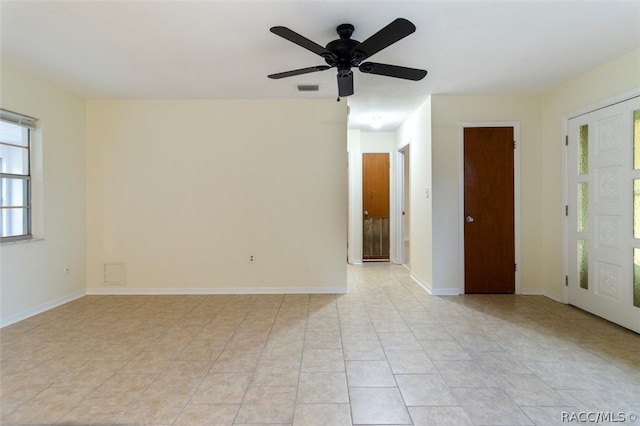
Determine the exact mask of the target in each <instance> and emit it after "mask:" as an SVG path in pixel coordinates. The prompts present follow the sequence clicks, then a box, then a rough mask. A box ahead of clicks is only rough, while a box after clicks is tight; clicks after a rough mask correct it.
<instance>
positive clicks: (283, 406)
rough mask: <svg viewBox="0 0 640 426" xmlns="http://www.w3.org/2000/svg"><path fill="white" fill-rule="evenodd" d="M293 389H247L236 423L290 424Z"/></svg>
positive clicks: (293, 405)
mask: <svg viewBox="0 0 640 426" xmlns="http://www.w3.org/2000/svg"><path fill="white" fill-rule="evenodd" d="M295 400H296V388H295V387H253V386H252V387H249V389H248V390H247V393H246V395H245V397H244V400H243V401H242V404H241V405H240V410H239V411H238V415H237V416H236V420H235V421H236V423H291V422H292V421H293V412H294V408H295Z"/></svg>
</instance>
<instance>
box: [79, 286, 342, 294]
mask: <svg viewBox="0 0 640 426" xmlns="http://www.w3.org/2000/svg"><path fill="white" fill-rule="evenodd" d="M347 293H348V289H347V288H346V287H220V288H207V287H202V288H198V287H194V288H164V287H155V288H154V287H149V288H147V287H115V286H114V287H92V288H88V289H87V294H90V295H181V294H347Z"/></svg>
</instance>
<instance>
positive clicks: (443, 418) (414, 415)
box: [409, 407, 473, 426]
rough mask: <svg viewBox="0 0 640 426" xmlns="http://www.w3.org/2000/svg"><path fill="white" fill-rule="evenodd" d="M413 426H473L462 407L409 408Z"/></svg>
mask: <svg viewBox="0 0 640 426" xmlns="http://www.w3.org/2000/svg"><path fill="white" fill-rule="evenodd" d="M409 414H411V419H412V420H413V424H414V425H415V426H473V422H472V421H471V419H470V418H469V416H468V415H467V413H466V412H465V411H464V409H463V408H462V407H409Z"/></svg>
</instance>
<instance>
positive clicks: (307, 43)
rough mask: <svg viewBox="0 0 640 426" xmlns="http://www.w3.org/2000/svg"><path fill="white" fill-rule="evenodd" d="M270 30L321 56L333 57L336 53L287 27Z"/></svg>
mask: <svg viewBox="0 0 640 426" xmlns="http://www.w3.org/2000/svg"><path fill="white" fill-rule="evenodd" d="M270 31H271V32H272V33H274V34H276V35H279V36H280V37H282V38H284V39H287V40H289V41H290V42H292V43H295V44H297V45H298V46H300V47H304V48H305V49H307V50H310V51H312V52H313V53H315V54H316V55H320V56H322V57H323V58H333V59H335V57H336V55H335V54H333V53H332V52H330V51H329V50H327V49H325V48H324V47H322V46H320V45H319V44H318V43H315V42H313V41H311V40H309V39H308V38H306V37H304V36H301V35H300V34H298V33H297V32H295V31H292V30H290V29H289V28H287V27H281V26H277V27H272V28H271V29H270Z"/></svg>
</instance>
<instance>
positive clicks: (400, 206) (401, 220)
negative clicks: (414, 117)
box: [391, 144, 409, 265]
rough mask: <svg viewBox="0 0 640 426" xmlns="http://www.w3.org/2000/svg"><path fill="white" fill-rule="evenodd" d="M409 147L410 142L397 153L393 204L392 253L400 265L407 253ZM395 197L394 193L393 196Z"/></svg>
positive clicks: (395, 261)
mask: <svg viewBox="0 0 640 426" xmlns="http://www.w3.org/2000/svg"><path fill="white" fill-rule="evenodd" d="M408 149H409V144H407V145H405V146H403V147H402V148H400V149H398V152H397V154H396V155H395V159H394V160H395V173H394V174H395V182H394V185H393V186H394V188H395V202H394V203H393V206H392V211H395V221H394V222H393V225H392V226H393V227H394V228H395V236H394V237H395V238H394V239H395V250H394V252H395V255H394V253H393V252H391V255H392V256H393V257H394V258H395V259H394V263H396V264H398V265H404V263H405V262H404V260H405V253H404V224H405V215H404V214H403V212H404V201H405V198H407V197H408V196H409V194H405V192H404V185H405V179H404V156H405V153H406V151H407V150H408ZM391 198H392V199H393V198H394V197H393V195H392V197H391Z"/></svg>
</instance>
